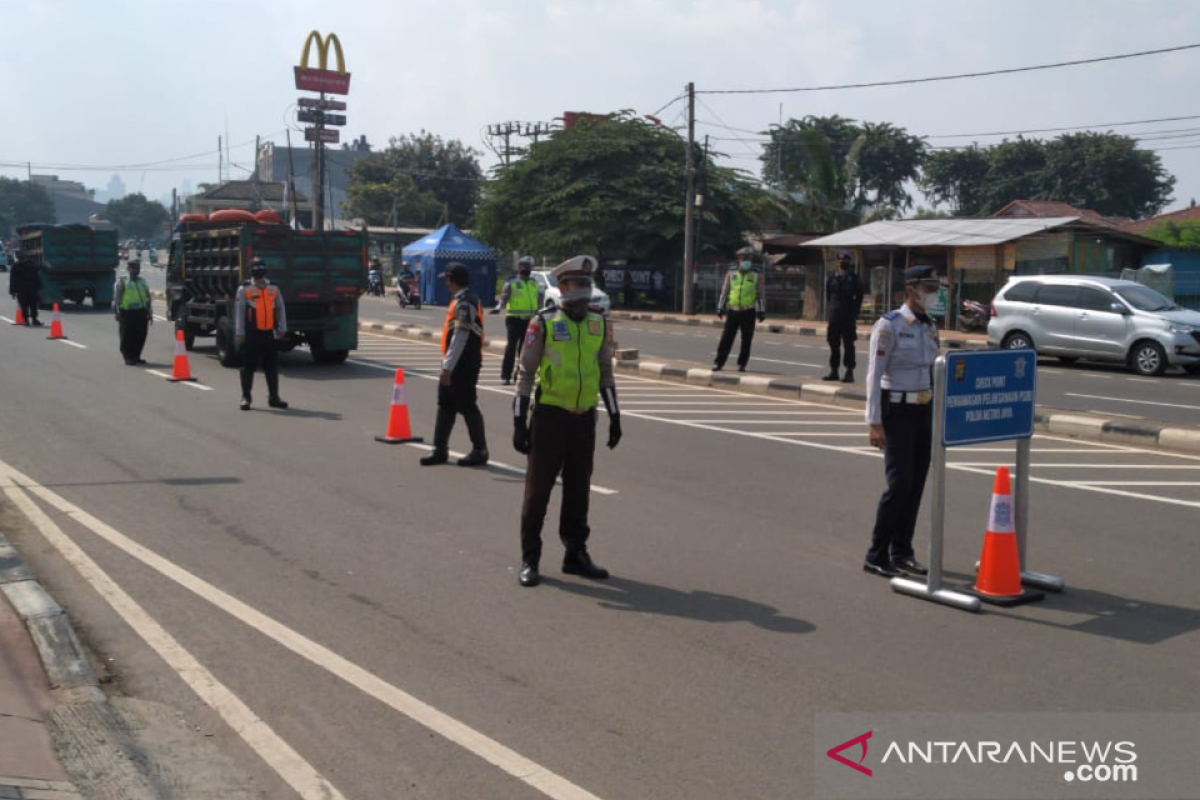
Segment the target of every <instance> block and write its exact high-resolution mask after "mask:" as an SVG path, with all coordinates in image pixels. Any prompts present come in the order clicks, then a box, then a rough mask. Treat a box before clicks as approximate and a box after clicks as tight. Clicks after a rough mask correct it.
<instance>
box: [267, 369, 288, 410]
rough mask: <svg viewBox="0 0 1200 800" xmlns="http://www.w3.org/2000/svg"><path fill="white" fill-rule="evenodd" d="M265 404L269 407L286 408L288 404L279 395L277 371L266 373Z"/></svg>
mask: <svg viewBox="0 0 1200 800" xmlns="http://www.w3.org/2000/svg"><path fill="white" fill-rule="evenodd" d="M267 405H269V406H270V407H271V408H287V407H288V404H287V403H285V402H284V401H283V400H282V399H281V398H280V397H279V373H278V372H274V373H271V372H268V373H267Z"/></svg>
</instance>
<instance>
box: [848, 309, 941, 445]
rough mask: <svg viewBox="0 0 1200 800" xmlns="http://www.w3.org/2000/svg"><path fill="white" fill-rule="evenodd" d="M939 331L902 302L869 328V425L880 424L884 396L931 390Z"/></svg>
mask: <svg viewBox="0 0 1200 800" xmlns="http://www.w3.org/2000/svg"><path fill="white" fill-rule="evenodd" d="M938 346H939V345H938V329H937V324H936V323H934V322H933V321H932V320H931V321H930V322H929V323H928V324H927V323H924V322H921V320H919V319H917V315H916V314H914V313H913V311H912V309H911V308H909V307H908V304H907V303H905V304H904V305H903V306H901V307H900V308H898V309H896V310H895V311H889V312H888V313H886V314H884V315H883V316H882V317H880V318H879V319H878V320H877V321H876V322H875V327H873V328H872V329H871V361H870V366H868V367H867V409H866V419H867V424H868V425H882V424H883V393H884V392H885V391H895V392H924V391H928V390H929V389H931V388H932V386H933V383H932V374H931V367H932V366H933V362H934V361H936V360H937V357H938Z"/></svg>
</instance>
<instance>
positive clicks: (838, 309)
mask: <svg viewBox="0 0 1200 800" xmlns="http://www.w3.org/2000/svg"><path fill="white" fill-rule="evenodd" d="M825 301H826V309H827V311H826V315H825V318H826V319H827V320H829V328H828V330H827V331H826V333H825V339H826V341H828V342H829V374H828V375H826V376H825V378H824V380H827V381H836V380H837V379H838V362H839V361H840V360H841V359H842V355H841V351H842V350H843V349H845V353H846V354H845V365H846V376H845V377H844V378H842V379H841V380H842V383H854V366H855V360H854V355H855V353H854V340H855V339H857V338H858V312H859V311H860V310H861V309H862V301H863V287H862V281H860V280H859V279H858V276H857V275H855V274H854V273H853V272H851V271H850V256H849V255H847V254H846V253H841V254H839V255H838V268H837V272H835V273H833V274H832V275H830V276H829V279H828V280H826V281H825Z"/></svg>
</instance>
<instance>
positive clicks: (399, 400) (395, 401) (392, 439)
mask: <svg viewBox="0 0 1200 800" xmlns="http://www.w3.org/2000/svg"><path fill="white" fill-rule="evenodd" d="M375 441H377V442H383V443H384V444H403V443H405V442H423V441H425V440H424V439H422V438H421V437H420V436H413V435H412V427H411V426H410V425H409V424H408V397H407V393H406V392H405V390H404V370H402V369H398V370H396V382H395V384H393V386H392V408H391V411H390V413H389V414H388V426H387V435H386V436H376V437H375Z"/></svg>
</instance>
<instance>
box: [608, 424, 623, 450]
mask: <svg viewBox="0 0 1200 800" xmlns="http://www.w3.org/2000/svg"><path fill="white" fill-rule="evenodd" d="M620 442H621V418H620V417H609V418H608V449H609V450H612V449H613V448H614V447H616V446H617V445H618V444H620Z"/></svg>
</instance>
